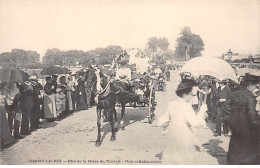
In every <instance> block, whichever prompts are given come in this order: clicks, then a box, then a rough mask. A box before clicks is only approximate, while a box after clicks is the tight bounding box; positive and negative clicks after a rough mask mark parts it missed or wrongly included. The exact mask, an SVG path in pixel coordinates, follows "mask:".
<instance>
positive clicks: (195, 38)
mask: <svg viewBox="0 0 260 168" xmlns="http://www.w3.org/2000/svg"><path fill="white" fill-rule="evenodd" d="M180 34H181V36H180V37H179V38H177V40H176V42H177V46H176V49H175V51H174V56H175V59H176V61H184V60H187V59H189V58H193V57H198V56H201V51H203V50H204V43H203V41H202V39H201V37H200V36H199V35H196V34H192V33H191V30H190V28H189V27H184V28H183V30H182V32H181V33H180ZM187 55H188V56H189V58H186V56H187Z"/></svg>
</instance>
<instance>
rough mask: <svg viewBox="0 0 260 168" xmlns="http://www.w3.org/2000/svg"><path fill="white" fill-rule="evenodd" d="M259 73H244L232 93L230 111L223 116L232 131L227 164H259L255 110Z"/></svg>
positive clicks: (259, 132)
mask: <svg viewBox="0 0 260 168" xmlns="http://www.w3.org/2000/svg"><path fill="white" fill-rule="evenodd" d="M259 82H260V75H259V74H258V75H257V74H250V73H246V75H245V77H244V79H243V81H242V83H241V84H240V89H239V90H236V91H234V92H233V94H232V98H231V103H232V106H230V107H226V108H227V109H229V110H230V111H231V113H230V114H229V115H228V116H226V117H225V118H224V120H225V121H226V122H227V124H228V126H229V127H230V129H231V131H232V135H231V138H230V142H229V149H228V153H227V162H228V164H232V165H233V164H235V165H236V164H260V146H259V142H260V116H259V115H258V114H257V111H256V96H257V95H255V90H257V84H258V83H259Z"/></svg>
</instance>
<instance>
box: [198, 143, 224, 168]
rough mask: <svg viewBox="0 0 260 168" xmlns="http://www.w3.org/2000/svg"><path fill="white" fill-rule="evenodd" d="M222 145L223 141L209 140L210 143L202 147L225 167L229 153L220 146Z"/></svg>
mask: <svg viewBox="0 0 260 168" xmlns="http://www.w3.org/2000/svg"><path fill="white" fill-rule="evenodd" d="M220 143H223V141H221V140H219V139H209V142H208V143H205V144H203V145H202V146H203V147H204V148H205V149H208V150H207V152H208V154H210V155H211V156H213V157H215V158H216V159H217V161H218V163H219V164H220V165H223V164H224V165H225V164H226V155H227V153H226V152H225V150H224V149H223V148H222V147H220V146H219V144H220Z"/></svg>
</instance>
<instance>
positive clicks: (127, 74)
mask: <svg viewBox="0 0 260 168" xmlns="http://www.w3.org/2000/svg"><path fill="white" fill-rule="evenodd" d="M126 63H127V61H121V62H120V65H121V68H118V69H117V71H116V77H115V79H116V80H120V81H122V82H126V83H129V81H130V80H131V69H130V68H127V67H126Z"/></svg>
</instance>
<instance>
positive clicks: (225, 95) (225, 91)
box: [217, 86, 232, 113]
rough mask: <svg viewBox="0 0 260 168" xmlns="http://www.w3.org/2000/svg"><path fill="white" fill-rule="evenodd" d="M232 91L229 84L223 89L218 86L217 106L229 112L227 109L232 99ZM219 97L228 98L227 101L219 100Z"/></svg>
mask: <svg viewBox="0 0 260 168" xmlns="http://www.w3.org/2000/svg"><path fill="white" fill-rule="evenodd" d="M231 96H232V92H231V90H230V88H229V87H228V86H225V87H224V88H223V89H222V90H221V88H218V100H217V106H218V107H219V108H221V109H222V110H223V111H224V113H229V110H227V109H226V108H227V106H229V104H230V101H231ZM219 99H226V101H225V102H219Z"/></svg>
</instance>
